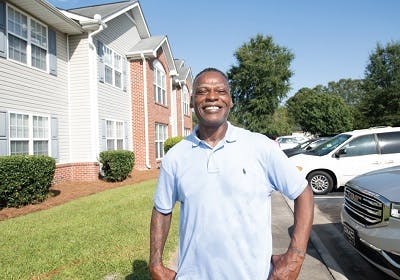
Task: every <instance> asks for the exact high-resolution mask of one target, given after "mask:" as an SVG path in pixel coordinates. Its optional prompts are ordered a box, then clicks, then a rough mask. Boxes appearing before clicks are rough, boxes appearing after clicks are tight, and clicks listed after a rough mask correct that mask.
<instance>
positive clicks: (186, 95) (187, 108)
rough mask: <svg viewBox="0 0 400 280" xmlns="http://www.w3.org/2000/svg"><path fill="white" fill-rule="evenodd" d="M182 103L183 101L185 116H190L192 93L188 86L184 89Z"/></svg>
mask: <svg viewBox="0 0 400 280" xmlns="http://www.w3.org/2000/svg"><path fill="white" fill-rule="evenodd" d="M182 95H183V96H182V97H183V98H182V103H183V114H184V115H185V116H190V94H189V90H188V88H187V87H186V86H184V87H183V89H182Z"/></svg>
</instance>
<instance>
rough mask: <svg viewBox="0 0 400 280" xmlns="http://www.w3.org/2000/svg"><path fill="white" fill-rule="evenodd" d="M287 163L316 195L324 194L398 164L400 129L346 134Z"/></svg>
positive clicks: (380, 129) (371, 129) (356, 131)
mask: <svg viewBox="0 0 400 280" xmlns="http://www.w3.org/2000/svg"><path fill="white" fill-rule="evenodd" d="M290 159H291V160H292V161H293V162H294V164H295V165H296V166H297V168H298V169H299V170H301V172H302V173H303V174H304V176H305V177H306V178H307V180H308V182H309V184H310V186H311V188H312V190H313V191H314V193H315V194H326V193H329V192H330V191H331V190H333V189H334V188H339V187H340V186H344V184H345V183H346V182H347V181H349V180H350V179H352V178H354V177H355V176H357V175H360V174H363V173H366V172H369V171H373V170H377V169H381V168H384V167H390V166H395V165H398V164H400V127H380V128H369V129H362V130H354V131H350V132H345V133H342V134H339V135H336V136H335V137H332V138H331V139H329V140H328V141H326V142H324V143H322V144H321V145H319V146H318V147H315V148H314V149H312V150H310V151H307V152H304V153H302V154H298V155H294V156H292V157H290Z"/></svg>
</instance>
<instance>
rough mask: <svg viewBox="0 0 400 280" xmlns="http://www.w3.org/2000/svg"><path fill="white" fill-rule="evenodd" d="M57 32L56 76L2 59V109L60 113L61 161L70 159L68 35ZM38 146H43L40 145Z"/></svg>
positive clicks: (34, 112)
mask: <svg viewBox="0 0 400 280" xmlns="http://www.w3.org/2000/svg"><path fill="white" fill-rule="evenodd" d="M55 35H56V37H57V40H55V42H56V43H57V45H56V47H57V57H56V59H57V76H53V75H49V74H48V73H47V72H44V71H37V70H36V69H32V68H30V67H27V66H26V65H24V64H21V63H15V62H14V61H12V60H11V59H0V85H1V86H0V96H1V98H0V103H1V107H2V108H3V109H5V110H7V111H10V112H22V113H25V112H31V113H32V114H34V115H38V116H42V115H43V116H53V115H54V116H57V119H58V136H59V146H58V147H59V150H58V153H59V158H58V161H59V162H68V161H69V145H68V144H69V142H68V140H69V129H68V127H69V118H68V76H67V74H68V65H67V61H68V56H67V37H66V35H65V34H62V33H60V32H56V33H55ZM9 121H10V120H9ZM49 137H50V136H49ZM37 143H38V142H37ZM36 145H37V148H38V149H40V147H38V146H39V144H36ZM9 148H11V147H9Z"/></svg>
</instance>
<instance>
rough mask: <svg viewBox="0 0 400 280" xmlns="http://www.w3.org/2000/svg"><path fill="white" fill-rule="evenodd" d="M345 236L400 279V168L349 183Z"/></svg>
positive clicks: (375, 173) (346, 188) (365, 255)
mask: <svg viewBox="0 0 400 280" xmlns="http://www.w3.org/2000/svg"><path fill="white" fill-rule="evenodd" d="M341 219H342V224H343V234H344V236H345V238H346V239H347V240H348V241H349V242H350V244H352V245H353V246H354V248H355V249H356V250H357V251H358V252H359V253H360V254H361V255H362V256H363V257H364V258H365V259H367V260H368V261H369V262H370V263H372V264H373V265H374V266H376V267H377V268H379V269H380V270H382V271H383V272H385V273H387V274H388V275H390V276H392V277H394V278H396V279H400V165H398V166H394V167H389V168H385V169H380V170H376V171H372V172H369V173H367V174H364V175H360V176H358V177H355V178H354V179H352V180H350V181H349V182H347V183H346V186H345V192H344V205H343V208H342V211H341Z"/></svg>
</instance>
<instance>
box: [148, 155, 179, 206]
mask: <svg viewBox="0 0 400 280" xmlns="http://www.w3.org/2000/svg"><path fill="white" fill-rule="evenodd" d="M168 169H169V168H168V165H167V164H166V163H165V162H163V163H162V164H161V168H160V175H159V177H158V182H157V188H156V192H155V195H154V207H155V209H156V210H157V211H158V212H160V213H163V214H169V213H171V212H172V209H173V208H174V205H175V202H176V199H177V190H176V182H175V179H174V176H173V173H172V172H171V171H170V170H168Z"/></svg>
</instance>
